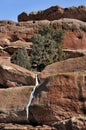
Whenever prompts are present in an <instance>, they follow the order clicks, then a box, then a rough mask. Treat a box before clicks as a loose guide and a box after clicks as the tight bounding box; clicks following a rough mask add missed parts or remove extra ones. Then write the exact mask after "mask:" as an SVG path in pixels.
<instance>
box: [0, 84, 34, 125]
mask: <svg viewBox="0 0 86 130" xmlns="http://www.w3.org/2000/svg"><path fill="white" fill-rule="evenodd" d="M32 89H33V86H22V87H15V88H7V89H0V123H28V122H29V121H28V119H27V116H26V106H27V103H28V101H29V96H30V93H31V91H32Z"/></svg>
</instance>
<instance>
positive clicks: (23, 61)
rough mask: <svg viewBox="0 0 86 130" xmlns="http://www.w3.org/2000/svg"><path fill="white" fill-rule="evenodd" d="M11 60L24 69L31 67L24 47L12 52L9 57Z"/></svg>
mask: <svg viewBox="0 0 86 130" xmlns="http://www.w3.org/2000/svg"><path fill="white" fill-rule="evenodd" d="M11 62H12V63H14V64H17V65H19V66H21V67H24V68H26V69H30V68H31V63H30V59H29V57H28V54H27V50H26V48H25V47H22V48H20V49H18V50H17V51H15V52H14V54H13V55H12V57H11Z"/></svg>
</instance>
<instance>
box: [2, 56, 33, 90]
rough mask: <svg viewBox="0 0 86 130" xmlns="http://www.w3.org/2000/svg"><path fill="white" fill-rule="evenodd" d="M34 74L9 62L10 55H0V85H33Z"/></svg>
mask: <svg viewBox="0 0 86 130" xmlns="http://www.w3.org/2000/svg"><path fill="white" fill-rule="evenodd" d="M34 84H35V74H34V73H33V72H31V71H29V70H27V69H24V68H22V67H20V66H18V65H15V64H12V63H11V62H10V57H0V86H1V87H5V88H6V87H11V86H12V87H13V86H14V87H16V86H22V85H34Z"/></svg>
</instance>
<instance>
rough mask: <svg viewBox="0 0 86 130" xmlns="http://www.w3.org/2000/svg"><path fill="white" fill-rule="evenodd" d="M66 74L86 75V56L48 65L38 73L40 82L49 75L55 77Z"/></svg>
mask: <svg viewBox="0 0 86 130" xmlns="http://www.w3.org/2000/svg"><path fill="white" fill-rule="evenodd" d="M68 72H69V73H70V72H80V73H82V72H83V73H86V56H83V57H78V58H71V59H67V60H64V61H61V62H56V63H53V64H51V65H48V66H47V67H45V69H44V70H43V71H42V72H41V73H40V75H39V77H40V80H41V81H42V80H44V79H46V78H47V77H49V76H51V75H55V74H57V73H68Z"/></svg>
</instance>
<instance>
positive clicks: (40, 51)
mask: <svg viewBox="0 0 86 130" xmlns="http://www.w3.org/2000/svg"><path fill="white" fill-rule="evenodd" d="M63 34H64V32H63V31H62V30H58V31H57V30H54V29H52V28H50V27H49V26H44V27H43V30H40V31H39V32H38V34H35V35H34V36H33V37H32V42H33V46H32V53H31V59H32V66H33V67H34V66H36V67H37V70H39V71H41V70H42V69H43V68H44V67H45V66H46V65H49V64H51V63H53V62H56V61H60V60H62V59H63V55H64V54H63V51H62V44H61V42H62V40H63V36H64V35H63Z"/></svg>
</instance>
